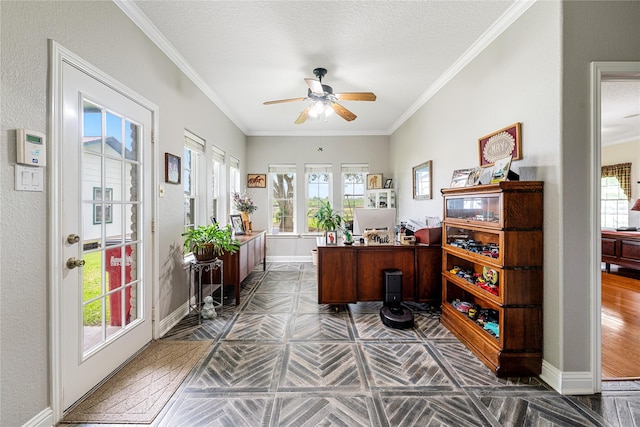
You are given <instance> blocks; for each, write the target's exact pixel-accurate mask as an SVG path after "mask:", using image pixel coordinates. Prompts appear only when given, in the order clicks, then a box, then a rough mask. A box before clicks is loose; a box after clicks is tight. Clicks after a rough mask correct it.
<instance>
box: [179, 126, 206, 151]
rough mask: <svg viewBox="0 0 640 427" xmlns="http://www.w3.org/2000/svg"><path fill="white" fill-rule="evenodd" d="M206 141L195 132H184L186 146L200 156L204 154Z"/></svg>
mask: <svg viewBox="0 0 640 427" xmlns="http://www.w3.org/2000/svg"><path fill="white" fill-rule="evenodd" d="M204 144H205V141H204V139H202V138H200V137H199V136H198V135H196V134H195V133H193V132H190V131H188V130H186V129H185V130H184V146H185V147H186V148H188V149H189V150H192V151H195V152H196V153H199V154H204Z"/></svg>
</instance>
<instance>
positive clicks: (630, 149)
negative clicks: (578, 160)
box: [600, 141, 640, 227]
mask: <svg viewBox="0 0 640 427" xmlns="http://www.w3.org/2000/svg"><path fill="white" fill-rule="evenodd" d="M627 162H631V202H630V203H629V207H631V206H633V203H634V202H635V201H636V199H639V198H640V184H638V182H640V141H634V142H626V143H624V144H615V145H608V146H605V147H602V151H601V158H600V163H602V165H603V166H604V165H616V164H619V163H627ZM629 226H632V227H638V226H640V212H637V211H631V210H630V211H629Z"/></svg>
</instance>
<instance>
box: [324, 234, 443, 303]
mask: <svg viewBox="0 0 640 427" xmlns="http://www.w3.org/2000/svg"><path fill="white" fill-rule="evenodd" d="M385 269H397V270H400V271H402V299H403V300H404V301H416V302H430V303H434V304H439V303H440V298H441V291H440V287H441V279H440V274H441V271H442V249H441V247H440V245H400V244H396V245H381V246H365V245H359V244H354V245H352V246H345V245H338V246H319V247H318V303H319V304H347V303H356V302H358V301H382V299H383V295H384V283H383V281H384V279H383V270H385Z"/></svg>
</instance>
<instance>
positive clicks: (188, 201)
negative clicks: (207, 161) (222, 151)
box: [182, 129, 205, 230]
mask: <svg viewBox="0 0 640 427" xmlns="http://www.w3.org/2000/svg"><path fill="white" fill-rule="evenodd" d="M204 144H205V141H204V139H202V138H200V137H199V136H197V135H195V134H194V133H192V132H189V131H188V130H186V129H185V131H184V153H183V156H182V188H183V190H184V228H185V230H188V229H191V228H194V227H195V226H196V225H198V223H199V222H200V218H199V217H198V216H199V215H198V209H199V206H200V204H199V203H198V198H199V196H200V189H199V188H198V182H199V179H198V171H199V164H200V162H201V161H202V158H203V154H204Z"/></svg>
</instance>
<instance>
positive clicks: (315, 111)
mask: <svg viewBox="0 0 640 427" xmlns="http://www.w3.org/2000/svg"><path fill="white" fill-rule="evenodd" d="M323 113H324V102H322V101H315V102H314V103H313V105H312V106H311V109H310V110H309V116H310V117H312V118H314V119H315V118H317V117H319V116H320V115H321V114H323Z"/></svg>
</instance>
